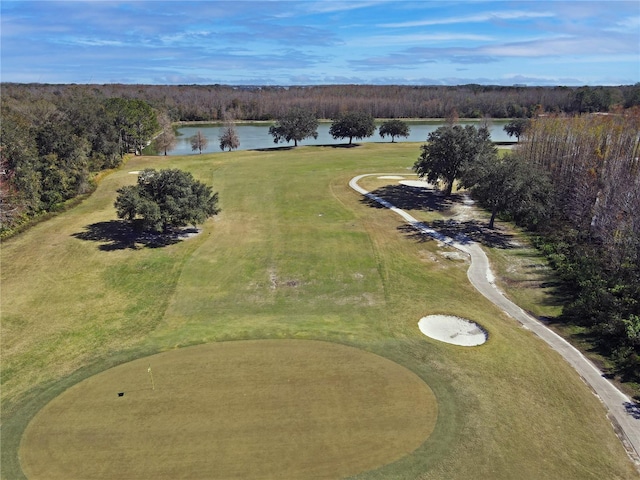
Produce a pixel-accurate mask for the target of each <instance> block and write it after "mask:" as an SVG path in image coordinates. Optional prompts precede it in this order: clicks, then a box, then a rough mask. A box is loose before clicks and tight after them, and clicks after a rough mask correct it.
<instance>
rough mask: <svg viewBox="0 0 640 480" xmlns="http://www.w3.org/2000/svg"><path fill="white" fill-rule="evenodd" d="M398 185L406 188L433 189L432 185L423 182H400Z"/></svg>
mask: <svg viewBox="0 0 640 480" xmlns="http://www.w3.org/2000/svg"><path fill="white" fill-rule="evenodd" d="M399 183H400V184H401V185H406V186H407V187H417V188H433V185H431V184H430V183H429V182H427V181H425V180H402V181H400V182H399Z"/></svg>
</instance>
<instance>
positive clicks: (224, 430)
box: [20, 340, 437, 480]
mask: <svg viewBox="0 0 640 480" xmlns="http://www.w3.org/2000/svg"><path fill="white" fill-rule="evenodd" d="M149 366H150V367H151V373H149V371H148V369H149ZM152 381H153V383H152ZM152 385H153V386H154V387H155V388H154V389H152ZM120 392H124V395H122V396H119V395H118V393H120ZM436 418H437V405H436V400H435V397H434V395H433V392H432V391H431V389H430V388H429V387H428V386H427V385H426V384H425V383H424V382H423V381H422V380H421V379H420V378H419V377H418V376H417V375H415V374H414V373H412V372H411V371H409V370H407V369H406V368H404V367H402V366H400V365H398V364H396V363H394V362H392V361H390V360H388V359H386V358H383V357H380V356H378V355H375V354H372V353H369V352H365V351H363V350H358V349H355V348H352V347H347V346H344V345H339V344H334V343H328V342H319V341H307V340H261V341H260V340H258V341H238V342H224V343H217V344H207V345H201V346H196V347H188V348H183V349H178V350H172V351H168V352H164V353H161V354H158V355H154V356H151V357H147V358H143V359H139V360H136V361H133V362H130V363H126V364H123V365H120V366H118V367H115V368H112V369H110V370H107V371H105V372H102V373H100V374H98V375H95V376H93V377H91V378H88V379H87V380H85V381H83V382H81V383H79V384H77V385H75V386H73V387H72V388H70V389H68V390H67V391H66V392H64V393H63V394H61V395H60V396H58V397H57V398H55V399H54V400H53V401H51V402H50V403H49V404H48V405H46V406H45V407H44V408H43V409H42V410H41V411H40V412H39V413H38V414H37V415H36V416H35V417H34V419H33V420H32V421H31V423H30V424H29V426H28V427H27V429H26V431H25V433H24V436H23V438H22V443H21V446H20V459H21V464H22V468H23V470H24V472H25V474H26V475H27V477H28V478H29V479H30V480H37V479H46V480H56V479H64V480H73V479H83V480H89V479H102V478H108V479H112V478H137V479H145V478H153V479H164V478H172V479H173V478H182V479H187V478H193V479H202V478H208V479H213V478H223V479H230V478H242V479H248V478H339V477H344V476H348V475H353V474H357V473H359V472H363V471H367V470H371V469H374V468H377V467H380V466H382V465H385V464H388V463H391V462H393V461H395V460H398V459H400V458H402V457H403V456H405V455H407V454H409V453H411V452H412V451H413V450H415V449H416V448H418V447H419V446H420V445H421V444H422V443H423V442H424V441H425V439H426V438H427V437H428V436H429V435H430V434H431V432H432V431H433V428H434V426H435V422H436Z"/></svg>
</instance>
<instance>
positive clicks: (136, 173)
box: [129, 170, 140, 175]
mask: <svg viewBox="0 0 640 480" xmlns="http://www.w3.org/2000/svg"><path fill="white" fill-rule="evenodd" d="M129 173H130V174H131V175H138V174H139V173H140V172H139V171H138V170H135V171H133V172H129Z"/></svg>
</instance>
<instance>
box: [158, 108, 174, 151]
mask: <svg viewBox="0 0 640 480" xmlns="http://www.w3.org/2000/svg"><path fill="white" fill-rule="evenodd" d="M158 123H159V124H160V128H161V130H162V131H161V132H160V135H158V136H157V137H156V146H157V147H158V150H161V151H164V154H165V155H166V154H167V151H170V150H173V149H174V148H175V147H176V132H175V131H174V130H173V125H171V119H170V118H169V115H167V113H166V112H163V113H161V114H159V115H158Z"/></svg>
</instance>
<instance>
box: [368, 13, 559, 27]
mask: <svg viewBox="0 0 640 480" xmlns="http://www.w3.org/2000/svg"><path fill="white" fill-rule="evenodd" d="M554 16H555V14H554V13H551V12H524V11H512V12H508V11H507V12H487V13H480V14H476V15H463V16H456V17H447V18H429V19H425V20H412V21H407V22H399V23H382V24H380V25H379V26H380V27H385V28H406V27H425V26H430V25H452V24H457V23H483V22H491V21H494V20H530V19H532V18H549V17H554Z"/></svg>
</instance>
